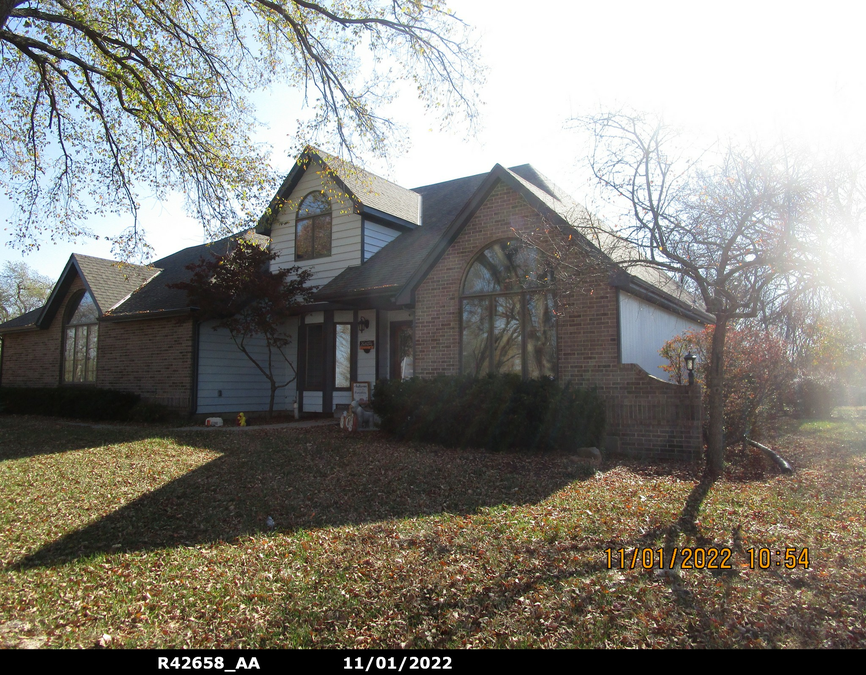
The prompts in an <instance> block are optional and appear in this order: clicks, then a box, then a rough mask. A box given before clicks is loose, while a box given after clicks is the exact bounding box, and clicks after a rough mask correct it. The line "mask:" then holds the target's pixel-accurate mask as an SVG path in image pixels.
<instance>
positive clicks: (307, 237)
mask: <svg viewBox="0 0 866 675" xmlns="http://www.w3.org/2000/svg"><path fill="white" fill-rule="evenodd" d="M329 255H331V202H330V200H329V199H328V197H327V196H326V195H325V193H324V192H311V193H310V194H308V195H307V196H306V197H304V198H303V199H302V200H301V205H300V207H299V208H298V215H297V217H296V219H295V260H311V259H312V258H324V257H327V256H329Z"/></svg>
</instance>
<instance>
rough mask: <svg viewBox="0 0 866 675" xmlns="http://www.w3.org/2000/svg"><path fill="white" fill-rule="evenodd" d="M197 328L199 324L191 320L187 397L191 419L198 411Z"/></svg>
mask: <svg viewBox="0 0 866 675" xmlns="http://www.w3.org/2000/svg"><path fill="white" fill-rule="evenodd" d="M199 328H200V324H199V322H198V321H196V320H195V319H193V320H192V359H191V361H192V373H191V381H190V388H189V389H190V395H189V415H190V417H192V416H193V415H195V414H196V412H197V411H198V360H199V353H198V352H199V339H198V338H199Z"/></svg>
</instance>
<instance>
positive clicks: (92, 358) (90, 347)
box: [86, 325, 99, 382]
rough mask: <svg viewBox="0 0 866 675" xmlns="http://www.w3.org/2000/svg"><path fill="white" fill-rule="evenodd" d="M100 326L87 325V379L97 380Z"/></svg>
mask: <svg viewBox="0 0 866 675" xmlns="http://www.w3.org/2000/svg"><path fill="white" fill-rule="evenodd" d="M98 335H99V326H97V325H93V326H88V327H87V369H86V370H87V381H88V382H96V339H97V336H98Z"/></svg>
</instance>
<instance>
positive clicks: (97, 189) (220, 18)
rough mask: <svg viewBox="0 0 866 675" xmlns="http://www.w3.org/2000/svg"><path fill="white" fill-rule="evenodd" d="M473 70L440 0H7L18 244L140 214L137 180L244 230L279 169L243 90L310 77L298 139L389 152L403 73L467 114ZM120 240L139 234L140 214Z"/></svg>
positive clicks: (4, 122) (5, 142)
mask: <svg viewBox="0 0 866 675" xmlns="http://www.w3.org/2000/svg"><path fill="white" fill-rule="evenodd" d="M362 54H364V55H365V56H364V58H363V59H362V57H361V55H362ZM366 54H372V56H366ZM478 75H479V71H478V68H477V66H476V55H475V53H474V51H473V48H472V45H471V44H470V42H469V33H468V31H467V26H466V25H465V24H464V23H463V22H462V21H461V20H460V19H458V18H457V17H456V16H455V15H454V14H453V13H452V12H451V11H450V10H449V9H448V7H447V6H446V5H445V3H444V2H443V1H441V0H429V1H427V2H414V1H410V0H405V1H404V0H392V1H389V0H357V1H356V2H352V3H345V2H337V1H336V0H322V1H321V2H313V1H310V0H116V1H110V2H109V1H103V0H94V1H92V2H70V1H69V0H2V2H0V88H2V94H3V114H2V117H0V186H2V187H3V189H4V190H5V191H6V193H7V194H8V195H9V196H10V197H11V198H12V200H13V201H14V202H15V204H16V205H17V214H16V220H15V222H14V229H15V233H16V235H17V241H18V243H19V244H20V245H21V246H24V247H32V246H36V245H38V237H39V236H41V235H45V234H48V235H50V237H51V238H52V239H55V238H58V237H59V238H70V237H75V236H77V235H80V234H83V233H87V229H86V221H87V219H88V217H90V216H91V215H94V214H97V215H100V214H107V213H120V212H124V211H125V212H131V213H132V214H133V215H135V214H136V212H137V208H138V205H137V195H138V194H139V192H140V191H141V190H142V189H144V190H147V191H149V192H150V193H152V194H155V195H156V196H157V197H160V198H162V197H165V196H166V195H167V194H168V193H169V192H171V191H173V190H175V191H178V192H180V193H181V194H184V195H185V196H186V198H187V202H188V206H189V208H190V211H191V212H192V213H193V215H194V216H196V217H197V218H198V219H199V220H200V221H201V222H202V223H203V224H204V226H205V227H206V228H208V231H209V232H210V231H213V230H215V229H217V228H229V229H230V230H231V231H236V230H237V229H238V227H239V226H240V225H244V224H250V223H252V222H254V219H255V218H256V217H257V216H258V215H260V214H261V210H262V208H263V207H264V205H265V204H266V203H267V201H266V200H267V198H268V197H270V196H271V194H272V193H273V188H274V180H275V178H276V177H275V176H273V175H271V171H270V170H269V168H268V167H269V162H268V158H267V155H266V153H265V152H264V150H263V149H262V148H261V147H259V146H257V145H256V144H255V143H253V142H252V133H251V132H252V131H253V130H254V129H255V128H256V125H257V123H256V120H255V119H254V117H253V114H252V112H251V109H250V105H249V103H248V100H247V98H246V96H247V95H248V94H249V93H251V92H253V91H255V90H257V89H262V88H264V87H267V86H269V85H278V84H284V85H286V86H288V87H292V88H295V89H299V90H301V91H303V94H304V100H305V102H306V103H308V104H309V106H310V108H311V110H312V118H311V119H310V121H309V122H308V123H305V124H302V123H301V122H300V121H299V122H298V130H297V134H298V149H300V148H301V147H303V145H305V144H306V143H307V142H308V141H309V142H316V141H317V139H319V138H322V137H324V138H326V139H327V143H328V144H330V145H332V146H336V147H337V148H338V149H339V152H340V154H346V155H348V156H349V157H350V158H351V156H352V154H353V153H355V152H356V151H358V150H364V151H369V152H373V153H377V154H379V155H383V154H384V152H385V150H386V148H387V147H388V141H389V139H391V138H392V134H393V131H394V126H395V125H394V124H393V122H392V121H391V120H389V119H387V118H385V117H383V116H381V114H380V113H379V112H377V111H378V110H380V109H381V105H382V104H383V103H385V102H387V101H388V100H389V99H390V98H391V97H392V96H393V93H394V91H395V89H396V84H397V83H398V82H399V81H400V80H405V81H407V82H408V83H409V84H411V85H412V89H413V90H414V91H415V92H416V93H417V95H418V96H419V97H420V99H421V100H422V101H423V102H424V104H425V105H426V106H427V108H428V109H430V110H431V111H433V112H434V113H436V114H438V115H439V116H440V117H441V118H442V119H443V121H447V120H449V119H450V118H451V116H453V115H455V114H461V115H466V116H468V118H469V119H470V120H472V119H474V116H475V113H476V107H475V105H476V99H475V90H476V88H475V85H476V84H477V82H478ZM286 112H287V117H288V118H290V119H291V118H293V117H294V118H295V119H298V120H300V117H299V115H300V112H301V111H294V110H291V111H286ZM113 240H114V242H115V244H116V245H117V246H118V247H120V248H121V250H124V249H126V250H129V249H136V248H137V247H139V246H140V245H141V244H142V237H141V232H140V231H139V230H138V228H137V225H135V224H134V225H133V227H132V228H131V230H130V231H127V232H125V233H124V234H123V235H119V236H114V237H113Z"/></svg>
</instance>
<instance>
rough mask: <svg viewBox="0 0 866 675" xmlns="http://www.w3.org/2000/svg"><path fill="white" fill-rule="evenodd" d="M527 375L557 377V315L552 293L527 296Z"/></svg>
mask: <svg viewBox="0 0 866 675" xmlns="http://www.w3.org/2000/svg"><path fill="white" fill-rule="evenodd" d="M526 319H527V327H526V361H527V363H526V375H527V377H530V378H536V379H537V378H542V377H556V315H555V314H554V313H553V296H552V295H551V294H550V293H532V294H529V295H527V296H526Z"/></svg>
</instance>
